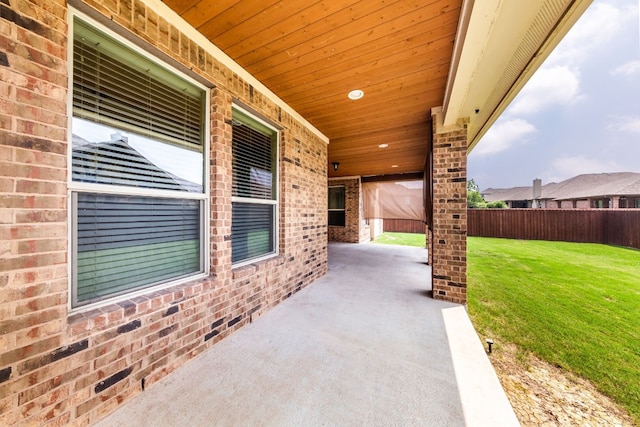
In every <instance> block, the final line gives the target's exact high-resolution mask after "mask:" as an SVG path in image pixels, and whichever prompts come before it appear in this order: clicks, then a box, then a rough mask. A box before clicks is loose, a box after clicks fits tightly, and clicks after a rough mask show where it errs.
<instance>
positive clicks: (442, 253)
mask: <svg viewBox="0 0 640 427" xmlns="http://www.w3.org/2000/svg"><path fill="white" fill-rule="evenodd" d="M432 123H433V235H432V246H431V247H432V252H433V253H432V255H431V256H432V260H431V271H432V283H433V297H434V298H435V299H441V300H446V301H451V302H455V303H459V304H466V302H467V128H466V125H461V126H458V125H456V126H447V127H446V128H445V127H444V126H443V125H442V113H441V109H439V108H438V109H433V110H432Z"/></svg>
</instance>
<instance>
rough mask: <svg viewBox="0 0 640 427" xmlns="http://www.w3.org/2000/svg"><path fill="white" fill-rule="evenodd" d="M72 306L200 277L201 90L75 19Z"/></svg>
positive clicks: (202, 229) (202, 217)
mask: <svg viewBox="0 0 640 427" xmlns="http://www.w3.org/2000/svg"><path fill="white" fill-rule="evenodd" d="M72 98H73V101H72V105H73V117H72V120H71V128H72V141H71V146H72V148H71V181H70V183H69V187H70V189H71V195H72V242H71V246H72V249H73V253H72V261H71V262H72V269H73V274H72V292H71V294H72V306H73V307H80V306H85V305H87V304H92V303H96V302H98V301H102V300H104V299H107V298H112V297H116V296H120V295H124V294H128V293H131V292H137V291H139V290H141V289H144V288H149V287H153V286H159V285H164V284H168V283H173V282H175V281H177V280H181V279H184V278H186V277H191V276H196V275H199V274H203V273H204V272H205V270H206V268H205V263H204V259H205V255H204V252H205V241H204V240H205V237H204V236H205V227H204V221H205V217H206V215H205V214H204V212H205V200H206V192H205V191H204V188H205V187H204V183H205V180H204V172H203V171H204V164H205V150H204V141H205V133H206V132H205V125H204V124H205V123H206V120H205V117H206V112H205V110H206V90H205V89H204V88H202V87H200V86H198V85H197V84H195V83H192V82H191V81H189V80H188V79H187V78H185V77H181V76H180V75H178V74H177V73H175V72H173V71H170V69H168V68H165V67H164V66H161V65H159V64H158V63H156V62H154V61H152V60H151V59H149V58H148V57H147V56H145V55H143V54H141V53H139V52H138V51H136V50H134V49H132V48H130V47H128V46H127V45H125V44H124V43H122V42H120V41H118V40H116V39H115V38H114V37H111V36H110V35H108V34H107V33H106V32H104V31H101V30H98V29H97V28H95V27H94V26H92V25H90V24H89V23H87V22H85V21H84V20H82V19H80V18H79V17H78V16H75V17H74V21H73V92H72Z"/></svg>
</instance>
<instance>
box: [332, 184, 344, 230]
mask: <svg viewBox="0 0 640 427" xmlns="http://www.w3.org/2000/svg"><path fill="white" fill-rule="evenodd" d="M328 188H344V189H345V193H344V205H345V206H344V208H343V209H327V210H328V211H329V212H344V214H345V225H332V224H327V226H328V227H341V228H344V227H346V215H347V193H346V191H347V190H346V188H347V186H346V185H330V186H329V187H328ZM327 192H328V191H327ZM327 223H328V221H327Z"/></svg>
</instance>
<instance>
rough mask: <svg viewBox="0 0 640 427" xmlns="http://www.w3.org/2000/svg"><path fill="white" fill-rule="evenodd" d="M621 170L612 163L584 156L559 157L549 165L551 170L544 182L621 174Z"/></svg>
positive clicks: (617, 165)
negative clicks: (581, 176) (603, 174)
mask: <svg viewBox="0 0 640 427" xmlns="http://www.w3.org/2000/svg"><path fill="white" fill-rule="evenodd" d="M622 171H623V168H622V167H621V166H620V165H619V164H618V163H616V162H614V161H602V160H600V159H593V158H588V157H585V156H582V155H580V156H573V157H559V158H557V159H555V160H554V161H553V162H552V163H551V170H550V171H548V172H547V174H546V177H545V178H546V179H545V181H546V182H559V181H564V180H565V179H568V178H571V177H574V176H576V175H581V174H585V173H606V172H622Z"/></svg>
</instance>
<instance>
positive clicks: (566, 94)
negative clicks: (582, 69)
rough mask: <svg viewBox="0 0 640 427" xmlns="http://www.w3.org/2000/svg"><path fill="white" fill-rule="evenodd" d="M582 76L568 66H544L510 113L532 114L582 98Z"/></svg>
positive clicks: (516, 100)
mask: <svg viewBox="0 0 640 427" xmlns="http://www.w3.org/2000/svg"><path fill="white" fill-rule="evenodd" d="M579 89H580V77H579V75H578V72H577V71H572V70H570V69H569V67H566V66H554V67H542V68H540V69H539V70H538V71H537V72H536V73H535V74H534V75H533V77H531V80H529V82H528V83H527V84H526V86H525V87H524V88H523V89H522V92H520V94H519V95H518V97H517V98H516V99H515V101H514V103H513V104H512V106H511V108H509V114H532V113H536V112H538V111H541V110H542V109H544V108H545V107H548V106H550V105H569V104H572V103H574V102H576V101H577V100H579V99H580V97H581V96H580V91H579Z"/></svg>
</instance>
